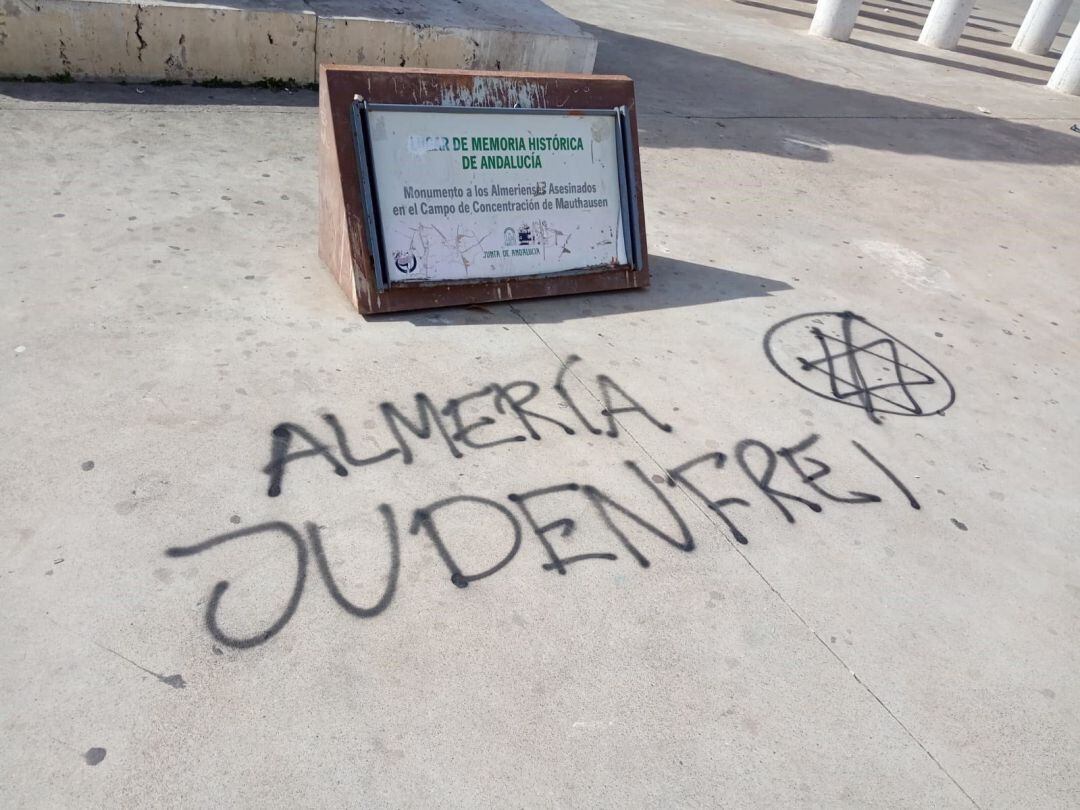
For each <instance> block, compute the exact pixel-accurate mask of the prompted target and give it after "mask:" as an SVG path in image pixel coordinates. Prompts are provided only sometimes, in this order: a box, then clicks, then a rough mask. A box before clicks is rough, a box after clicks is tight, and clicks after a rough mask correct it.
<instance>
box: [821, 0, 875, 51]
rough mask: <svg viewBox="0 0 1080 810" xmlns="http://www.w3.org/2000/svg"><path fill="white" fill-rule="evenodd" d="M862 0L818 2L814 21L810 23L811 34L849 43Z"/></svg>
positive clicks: (824, 0) (825, 0)
mask: <svg viewBox="0 0 1080 810" xmlns="http://www.w3.org/2000/svg"><path fill="white" fill-rule="evenodd" d="M861 3H862V0H818V3H817V8H815V9H814V19H813V20H811V21H810V33H811V34H813V35H815V36H819V37H826V38H827V39H838V40H840V41H841V42H847V40H848V39H850V38H851V31H852V29H854V28H855V18H856V17H858V16H859V5H860V4H861Z"/></svg>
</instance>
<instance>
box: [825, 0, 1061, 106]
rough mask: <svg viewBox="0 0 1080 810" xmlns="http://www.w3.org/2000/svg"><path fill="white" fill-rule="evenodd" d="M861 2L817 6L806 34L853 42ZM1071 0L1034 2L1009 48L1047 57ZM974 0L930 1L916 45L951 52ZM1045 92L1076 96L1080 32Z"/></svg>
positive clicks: (845, 0)
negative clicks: (1049, 90) (852, 34)
mask: <svg viewBox="0 0 1080 810" xmlns="http://www.w3.org/2000/svg"><path fill="white" fill-rule="evenodd" d="M861 4H862V0H818V2H817V8H816V9H815V10H814V19H813V20H812V21H811V23H810V33H811V34H815V35H817V36H819V37H827V38H828V39H836V40H840V41H841V42H843V41H846V40H847V39H849V38H850V37H851V32H852V31H853V30H854V28H855V20H856V18H857V17H858V16H859V6H860V5H861ZM1071 5H1072V0H1032V3H1031V7H1030V8H1029V9H1028V12H1027V14H1026V15H1025V17H1024V22H1023V23H1022V24H1021V25H1020V30H1019V32H1018V33H1017V34H1016V39H1015V40H1014V41H1013V45H1012V47H1013V48H1014V49H1016V50H1018V51H1022V52H1023V53H1031V54H1037V55H1040V56H1044V55H1046V54H1047V53H1048V52H1049V50H1050V47H1051V46H1052V45H1053V43H1054V39H1055V38H1056V37H1057V35H1058V31H1059V30H1060V28H1061V24H1062V23H1063V22H1064V21H1065V15H1066V14H1068V13H1069V6H1071ZM974 7H975V0H934V2H933V4H932V5H931V6H930V12H929V14H927V15H926V22H925V23H924V24H923V29H922V33H921V34H920V35H919V42H920V43H922V44H923V45H928V46H929V47H931V48H942V49H945V50H950V51H951V50H954V49H955V48H956V46H957V45H959V44H960V36H961V34H963V32H964V26H965V25H967V21H968V17H969V16H971V10H972V9H973V8H974ZM1047 87H1049V88H1050V89H1052V90H1058V91H1060V92H1062V93H1072V94H1073V95H1080V28H1077V30H1076V31H1075V32H1074V33H1073V35H1072V37H1070V38H1069V42H1068V44H1067V45H1066V46H1065V50H1064V52H1062V54H1061V58H1060V59H1059V60H1058V63H1057V67H1055V69H1054V72H1053V74H1052V75H1051V76H1050V81H1049V82H1047Z"/></svg>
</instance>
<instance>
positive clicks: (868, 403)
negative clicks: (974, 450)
mask: <svg viewBox="0 0 1080 810" xmlns="http://www.w3.org/2000/svg"><path fill="white" fill-rule="evenodd" d="M765 353H766V355H767V356H768V358H769V361H770V362H771V363H772V364H773V366H774V367H776V369H777V370H778V371H779V372H780V373H781V374H783V375H784V376H785V377H787V378H788V379H790V380H792V382H795V383H796V384H797V385H799V386H800V387H802V388H804V389H806V390H808V391H810V392H811V393H813V394H815V395H816V396H819V397H823V398H826V399H831V400H834V401H836V402H840V403H843V404H845V405H852V406H855V407H859V408H861V409H862V410H863V411H865V413H866V415H867V416H868V417H869V418H870V420H871V421H872V422H874V423H875V424H880V423H881V414H886V413H888V414H896V415H901V416H926V415H928V414H939V413H943V412H944V411H945V410H946V409H947V408H948V407H949V406H950V405H952V403H953V400H954V399H955V390H954V389H953V386H952V383H950V382H949V380H948V378H947V377H946V376H945V374H944V373H943V372H942V371H941V370H940V369H939V368H937V367H936V366H935V365H934V364H933V363H931V362H930V361H929V360H928V359H927V358H926V357H924V356H923V355H921V354H920V353H919V352H917V351H915V350H914V349H912V348H911V347H910V346H908V345H907V344H906V343H904V342H902V341H900V340H898V339H897V338H895V337H894V336H892V335H890V334H889V333H888V332H885V331H884V330H883V329H881V328H879V327H877V326H875V325H874V324H872V323H870V322H869V321H868V320H867V319H866V318H863V317H861V316H859V315H856V314H854V313H852V312H813V313H809V314H806V315H798V316H796V317H794V318H788V319H787V320H784V321H781V322H780V323H778V324H776V325H775V326H773V327H772V328H771V329H770V330H769V332H768V333H767V334H766V336H765Z"/></svg>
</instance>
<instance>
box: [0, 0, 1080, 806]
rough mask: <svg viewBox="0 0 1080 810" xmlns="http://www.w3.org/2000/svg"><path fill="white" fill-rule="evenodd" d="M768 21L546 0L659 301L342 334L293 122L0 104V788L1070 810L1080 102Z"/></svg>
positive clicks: (279, 799)
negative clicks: (419, 430) (513, 408)
mask: <svg viewBox="0 0 1080 810" xmlns="http://www.w3.org/2000/svg"><path fill="white" fill-rule="evenodd" d="M776 3H777V5H776V7H775V8H761V7H759V6H756V5H748V4H747V3H741V4H737V3H730V4H729V3H716V2H695V1H693V0H692V2H689V3H686V4H681V5H680V6H679V7H677V8H669V9H666V10H665V11H664V13H663V14H662V15H659V14H657V13H656V12H655V11H654V10H651V4H647V3H644V2H629V3H624V4H619V5H618V6H617V7H616V6H614V5H610V4H608V3H601V2H581V3H577V2H574V3H571V2H560V3H558V4H556V5H557V6H558V10H559V11H561V12H563V13H565V14H567V15H568V16H570V17H572V18H574V19H575V20H577V21H579V23H580V24H582V26H583V28H584V29H585V30H586V31H588V32H589V33H591V34H593V35H595V36H596V37H597V38H598V40H599V43H600V45H599V51H598V56H597V67H596V69H597V71H598V72H626V73H628V74H629V75H631V76H632V77H634V78H635V80H636V81H637V92H638V103H639V118H640V125H641V141H642V166H643V172H644V181H645V204H646V219H647V223H648V229H649V231H648V236H649V246H650V250H651V252H652V268H653V272H654V284H653V286H652V288H651V289H649V290H648V291H646V292H641V293H617V294H608V295H598V296H585V297H574V298H564V299H550V300H543V301H532V302H518V303H514V304H512V305H492V306H485V307H477V308H468V309H452V310H444V311H436V312H424V313H416V314H411V315H403V316H395V317H390V318H378V319H370V320H365V319H363V318H361V317H359V316H356V315H355V314H353V313H352V312H350V310H349V306H348V304H347V302H346V301H345V299H344V297H343V296H342V295H341V293H340V291H339V290H338V288H337V287H336V285H335V284H334V282H333V280H332V279H331V277H330V275H329V273H328V272H327V271H326V270H325V269H324V268H322V267H320V266H319V262H318V259H317V257H316V253H315V227H316V223H315V215H316V205H317V202H316V189H315V137H316V132H317V120H316V111H315V107H314V104H315V94H314V93H309V92H300V93H292V94H287V93H271V92H268V91H254V90H221V89H205V88H176V87H172V88H155V87H135V86H130V85H129V86H126V87H120V86H81V85H49V84H22V83H9V84H4V85H2V94H3V95H2V97H0V131H3V133H4V135H5V137H4V138H3V139H2V140H0V166H3V167H4V168H3V172H2V173H0V214H2V216H0V247H2V249H0V292H2V299H0V300H2V301H3V305H2V306H0V336H2V341H0V348H2V350H3V351H2V352H0V375H2V376H0V379H2V380H3V384H2V385H0V412H2V413H3V414H4V424H5V426H6V427H7V430H6V431H5V437H6V440H7V441H6V445H7V448H6V452H5V453H4V455H3V461H2V463H0V491H2V492H3V493H4V496H5V497H4V499H3V506H2V507H0V508H2V510H3V521H2V522H0V525H2V526H3V538H4V560H3V565H2V566H0V593H2V594H3V605H4V609H5V614H6V615H5V622H4V623H3V626H2V629H0V695H2V696H3V700H2V701H0V728H2V730H3V734H2V735H0V780H2V781H0V785H2V791H3V796H4V802H5V803H9V804H12V805H15V806H38V807H52V806H58V805H64V806H99V805H109V806H125V807H126V806H131V807H135V806H148V805H152V806H209V805H211V804H215V805H216V804H228V805H238V806H256V805H272V806H280V805H301V806H323V805H327V804H331V803H338V804H348V805H363V806H383V805H392V806H426V805H433V804H440V805H451V806H462V807H464V806H477V805H480V806H506V805H514V806H519V805H520V806H529V807H546V806H552V805H556V806H603V807H625V806H656V805H673V806H695V807H696V806H700V807H706V806H707V807H716V806H731V807H746V806H752V807H771V806H788V805H798V806H824V807H837V806H849V807H862V806H875V807H924V806H941V807H971V806H977V807H985V808H990V807H1039V808H1045V807H1062V808H1064V807H1072V806H1076V804H1077V803H1078V802H1080V769H1078V766H1077V762H1080V716H1078V715H1080V688H1078V681H1077V678H1076V672H1077V670H1078V665H1080V651H1078V648H1077V644H1076V638H1077V634H1078V630H1080V559H1078V555H1077V545H1076V540H1075V535H1076V528H1077V526H1078V518H1080V507H1078V504H1077V500H1076V492H1077V488H1078V484H1080V469H1078V465H1077V452H1076V451H1077V449H1078V429H1077V421H1076V418H1075V404H1074V403H1075V398H1076V396H1077V394H1078V393H1080V375H1078V372H1077V368H1076V354H1077V351H1078V348H1080V347H1078V344H1077V330H1076V322H1077V314H1078V301H1080V281H1078V279H1077V276H1076V273H1075V268H1076V267H1077V266H1080V239H1078V229H1077V211H1080V183H1078V180H1080V135H1078V134H1076V133H1074V132H1072V131H1070V126H1071V125H1072V124H1074V123H1080V100H1078V99H1076V98H1071V97H1065V96H1060V95H1057V94H1053V93H1050V92H1047V91H1045V90H1044V89H1043V88H1042V87H1040V86H1039V82H1040V80H1042V81H1044V80H1045V79H1044V78H1043V76H1044V74H1045V73H1046V70H1045V68H1044V67H1043V66H1042V62H1040V60H1039V59H1038V58H1034V57H1032V58H1030V59H1029V58H1028V57H1024V60H1025V62H1027V63H1030V64H1025V65H1018V64H1014V63H1012V62H1009V61H1008V60H1006V59H1004V58H1001V59H997V60H996V61H993V62H992V63H991V62H989V61H988V59H987V58H986V57H981V56H976V55H972V54H965V53H963V52H961V53H959V54H950V55H949V57H948V58H949V59H950V60H951V61H953V62H955V64H954V65H951V66H946V65H942V64H939V63H937V62H935V61H927V60H925V59H923V58H921V56H922V54H921V52H920V50H919V49H918V46H917V45H915V44H914V42H913V38H914V36H912V37H911V39H910V40H909V39H908V38H906V37H905V36H901V35H897V34H896V33H895V32H892V31H891V29H887V28H886V29H883V31H884V32H873V31H865V30H863V31H861V32H860V29H858V28H857V29H856V35H855V43H853V44H840V43H830V42H822V41H820V40H817V39H814V38H811V37H809V36H807V35H806V34H805V33H804V29H805V18H804V17H802V16H800V15H799V14H798V13H797V12H800V11H801V10H802V9H803V7H804V6H806V5H807V4H805V3H800V2H796V0H792V1H791V2H786V0H776ZM1022 11H1023V9H1022V8H1018V9H1017V10H1016V12H1015V23H1016V24H1018V23H1019V21H1020V18H1021V16H1022ZM1001 19H1005V17H1004V16H1002V17H1001ZM1001 27H1002V32H1001V35H1000V38H1001V40H1002V41H1003V42H1004V43H1005V46H1006V47H1007V44H1008V42H1009V41H1010V40H1011V34H1010V33H1009V31H1010V30H1011V31H1012V32H1013V33H1015V28H1013V29H1009V30H1006V29H1005V27H1004V26H1001ZM897 28H898V29H903V26H898V27H897ZM912 34H913V35H914V34H917V29H914V30H913V32H912ZM995 36H996V35H995ZM994 47H996V46H992V45H988V46H986V48H987V49H989V50H990V51H991V53H996V51H994V50H993V48H994ZM139 91H142V92H139ZM980 108H982V110H986V111H988V112H983V111H982V110H980ZM849 312H850V313H856V314H857V315H859V316H861V318H862V319H861V320H854V321H853V320H851V319H848V318H845V316H844V313H849ZM798 316H806V317H805V318H804V319H801V320H800V319H798ZM793 318H795V320H791V321H790V322H789V323H787V324H786V325H784V326H780V327H778V328H777V329H775V330H773V327H775V326H777V324H781V323H782V322H785V321H788V320H789V319H793ZM845 323H846V324H847V327H849V328H850V330H851V331H850V332H849V333H848V335H849V336H848V337H847V338H845V333H844V328H845ZM815 328H816V329H817V330H818V333H815V332H813V331H811V330H813V329H815ZM816 334H820V335H821V337H820V338H818V337H816ZM894 352H895V353H894ZM827 354H829V355H832V354H835V355H836V356H837V357H839V358H840V360H839V361H838V362H840V363H842V364H843V365H842V366H837V367H836V368H839V369H841V370H840V371H837V372H835V373H833V374H831V375H830V374H829V372H828V366H827V364H825V363H823V362H821V361H822V360H823V359H824V358H825V356H826V355H827ZM574 356H577V357H580V358H581V359H580V360H574V359H572V358H573V357H574ZM800 358H801V359H800ZM852 363H854V366H853V365H852ZM853 368H855V369H857V370H858V372H859V375H857V376H854V377H853V376H851V375H850V372H851V370H852V369H853ZM845 373H847V376H845ZM860 380H861V382H860ZM527 382H534V383H535V385H536V394H535V397H534V399H533V400H532V401H531V403H530V405H529V408H530V409H531V411H532V412H533V413H534V414H535V415H534V416H532V417H528V416H526V417H524V418H522V417H521V416H520V415H515V414H514V413H512V412H510V411H509V409H507V408H506V407H503V408H502V412H500V410H499V409H497V407H496V403H495V399H494V393H493V391H492V390H491V386H492V385H494V384H497V385H499V386H503V387H507V386H510V385H511V384H512V383H527ZM833 386H835V388H834V387H833ZM876 386H887V387H876ZM484 389H488V391H487V393H483V394H481V393H478V392H481V391H484ZM514 390H517V391H519V392H525V391H529V390H531V388H530V387H529V386H527V385H521V386H519V387H517V388H516V389H514ZM950 391H951V392H952V394H953V395H954V396H951V397H950ZM417 393H423V394H424V395H426V398H427V399H428V400H430V401H431V403H433V406H434V407H436V408H438V409H443V408H444V407H446V408H447V415H446V416H444V417H443V418H444V419H446V420H447V424H451V420H452V418H453V413H454V412H455V408H456V410H457V412H458V413H460V414H462V415H463V417H462V418H463V419H464V420H466V421H467V420H470V419H478V418H480V417H485V416H486V417H488V418H490V419H492V420H493V423H492V424H491V425H489V426H486V427H484V428H483V429H482V430H480V431H477V432H476V433H474V434H473V439H474V440H476V442H477V443H480V442H481V441H482V442H484V443H486V442H494V441H498V440H501V439H510V440H511V441H506V442H505V443H501V444H497V445H494V446H492V447H487V448H478V447H469V446H467V445H464V444H462V443H461V442H456V443H453V445H452V446H451V442H448V441H447V440H445V439H444V438H443V437H442V436H441V435H440V434H439V432H438V430H437V427H436V426H435V423H434V421H429V427H430V428H431V435H430V437H429V438H427V439H422V438H419V437H417V436H415V435H414V434H413V433H412V432H410V431H409V430H408V428H407V427H404V426H403V423H402V422H401V420H399V419H397V417H396V416H395V415H394V413H395V411H399V412H401V413H402V414H405V415H407V416H409V418H410V419H412V421H413V422H414V423H416V424H417V426H419V422H420V419H419V417H418V415H417V407H418V405H417V399H416V396H415V395H416V394H417ZM469 394H477V396H475V397H468V395H469ZM950 399H952V400H953V401H950ZM423 402H424V400H423V399H421V407H423ZM387 403H388V404H387ZM605 409H606V410H607V411H608V413H609V414H611V416H610V418H609V416H608V415H605V413H604V411H605ZM917 412H923V413H924V414H925V415H916V413H917ZM428 416H429V420H433V419H434V417H433V416H432V415H431V412H430V411H428ZM328 417H329V418H328ZM275 428H278V431H277V434H276V435H275V434H274V432H273V431H274V430H275ZM395 430H396V432H395ZM568 431H572V433H571V432H568ZM594 431H596V432H594ZM305 432H306V433H307V434H310V435H311V436H312V437H313V438H314V439H315V440H316V441H317V442H319V443H320V446H324V447H326V452H327V453H329V454H331V456H332V459H331V458H327V456H326V455H318V454H316V455H308V456H306V457H303V458H297V459H296V460H293V461H288V462H286V463H285V464H284V465H278V467H274V466H273V464H272V461H273V459H274V448H275V446H277V447H278V448H279V449H280V448H281V443H282V442H288V443H289V444H288V449H289V450H297V451H299V450H304V449H310V445H309V444H308V443H307V440H306V438H305ZM532 433H535V434H536V435H538V436H539V437H540V438H539V439H535V438H531V434H532ZM609 434H615V435H609ZM517 436H522V437H525V438H524V439H523V440H515V439H516V437H517ZM399 437H400V438H399ZM815 437H816V438H815ZM784 450H786V451H787V452H786V453H785V452H781V451H784ZM717 454H723V456H722V457H721V456H718V455H717ZM408 456H411V458H409V459H408V461H409V463H405V462H406V458H407V457H408ZM380 457H382V458H381V460H375V459H378V458H380ZM365 462H368V463H365ZM689 462H695V463H694V464H690V465H689V466H687V465H688V463H689ZM718 463H719V464H720V466H717V464H718ZM680 468H681V470H680ZM826 468H827V471H826ZM800 470H801V472H802V474H801V475H800ZM278 472H280V473H281V474H280V476H278V478H279V480H278V481H277V484H278V487H279V488H280V492H279V493H278V494H276V495H274V496H273V497H271V495H270V490H271V487H272V485H273V484H274V479H275V476H276V474H277V473H278ZM340 472H345V473H346V474H345V475H341V474H340ZM571 484H573V485H576V487H571V486H569V485H571ZM552 487H560V488H559V489H557V490H552V491H546V492H537V491H538V490H547V489H548V488H552ZM510 495H517V496H520V497H518V498H517V499H516V500H513V499H511V498H510V497H509V496H510ZM448 499H453V500H449V501H448ZM730 499H737V501H733V500H730ZM710 502H712V503H716V502H722V503H720V504H719V505H718V506H717V507H716V509H717V510H718V511H716V510H712V509H710V508H709V506H708V503H710ZM620 507H621V508H620ZM789 517H790V521H789ZM566 518H569V519H571V520H573V522H574V523H573V526H572V527H571V526H570V525H569V524H567V523H566V522H563V523H558V524H557V525H555V526H553V527H550V528H549V529H548V530H547V531H538V530H536V529H534V526H535V527H537V528H538V529H543V528H544V527H545V526H549V525H550V524H552V523H554V522H555V521H558V520H560V519H563V520H565V519H566ZM530 520H531V521H532V522H530ZM571 528H572V530H571ZM518 537H520V544H518V543H517V542H516V538H518ZM740 537H742V539H745V540H746V541H747V542H746V543H745V544H743V543H740V542H739V538H740ZM545 542H546V543H547V544H548V546H547V547H545ZM548 548H550V552H549V550H548ZM515 549H516V550H515ZM170 550H171V551H170ZM552 554H554V555H555V557H557V558H558V560H560V561H561V564H562V565H563V566H564V567H565V571H566V573H565V575H560V574H559V573H558V571H557V570H550V569H551V568H552V567H554V568H556V569H557V567H558V565H557V564H556V563H555V562H554V558H553V557H552ZM583 554H586V555H606V557H604V558H590V559H583V560H580V561H577V562H564V561H565V560H566V559H567V558H569V557H571V556H572V555H583ZM611 556H614V557H615V559H610V557H611ZM504 561H505V564H503V563H504ZM642 562H647V563H648V565H647V566H645V565H643V564H642ZM545 564H547V565H548V566H549V569H545V568H544V567H543V566H544V565H545ZM500 565H501V567H498V566H500ZM493 568H497V570H495V571H494V572H491V573H490V574H489V575H488V576H485V577H483V578H480V579H475V580H473V581H468V578H469V577H471V576H476V575H479V574H483V573H485V572H490V571H491V569H493ZM454 573H457V574H458V576H456V577H452V574H454ZM452 578H453V579H454V580H455V581H452ZM223 581H227V582H228V583H229V584H228V587H227V588H226V589H225V590H222V588H221V586H220V585H218V583H220V582H223ZM462 584H466V585H467V587H459V586H460V585H462Z"/></svg>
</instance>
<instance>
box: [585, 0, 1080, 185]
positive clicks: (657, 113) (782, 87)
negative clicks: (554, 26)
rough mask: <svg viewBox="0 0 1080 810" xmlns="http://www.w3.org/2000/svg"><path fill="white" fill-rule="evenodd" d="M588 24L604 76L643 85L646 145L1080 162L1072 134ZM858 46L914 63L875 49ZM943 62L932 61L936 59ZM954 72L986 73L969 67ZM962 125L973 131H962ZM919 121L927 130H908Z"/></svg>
mask: <svg viewBox="0 0 1080 810" xmlns="http://www.w3.org/2000/svg"><path fill="white" fill-rule="evenodd" d="M748 1H749V0H742V2H744V3H745V2H748ZM755 4H756V3H755ZM579 25H580V26H581V27H582V28H583V29H585V30H586V31H588V32H589V33H590V34H592V35H593V36H595V37H596V38H597V40H598V41H599V43H600V45H599V49H598V52H597V60H596V72H597V73H625V74H627V75H628V76H630V77H631V78H633V79H634V81H635V85H636V93H637V106H638V128H639V130H640V138H641V143H642V145H644V146H646V147H651V148H654V149H664V148H705V149H729V150H739V151H748V152H759V153H764V154H769V155H774V156H778V157H785V158H791V159H796V160H807V161H816V162H827V161H828V160H829V153H828V149H827V146H828V144H848V145H851V146H858V147H861V148H863V149H874V150H881V151H888V152H895V153H899V154H910V155H933V156H936V157H944V158H950V159H953V160H978V161H992V162H1002V163H1031V164H1042V165H1076V164H1080V138H1077V137H1076V136H1075V135H1074V134H1072V133H1069V132H1054V131H1052V130H1048V129H1045V128H1043V127H1037V126H1032V125H1030V124H1024V123H1020V122H1014V121H1008V120H1004V119H999V118H992V117H988V116H986V115H980V114H978V113H976V112H975V111H974V110H962V109H955V108H950V107H939V106H936V105H933V104H926V103H923V102H918V101H909V100H907V99H903V98H898V97H896V96H888V95H882V94H878V93H871V92H868V91H865V90H856V89H853V88H849V87H841V86H839V85H835V84H829V83H826V82H818V81H814V80H812V79H803V78H800V77H797V76H791V75H788V74H785V73H779V72H776V71H773V70H766V69H764V68H759V67H755V66H752V65H747V64H744V63H742V62H737V61H735V60H733V59H727V58H725V57H723V56H716V55H713V54H707V53H702V52H699V51H694V50H690V49H687V48H681V47H679V46H676V45H670V44H668V43H665V42H658V41H656V40H651V39H645V38H644V37H638V36H633V35H630V34H624V33H620V32H617V31H611V30H608V29H604V28H599V27H597V26H594V25H588V24H585V23H579ZM849 44H850V45H854V46H857V47H861V48H865V49H867V50H879V51H884V52H886V53H897V54H898V55H901V56H904V57H907V56H912V54H910V53H908V52H906V51H893V49H891V48H887V47H885V46H881V45H876V44H873V43H867V42H851V43H849ZM916 58H918V57H916ZM937 59H938V58H937V57H931V61H936V60H937ZM950 66H953V67H958V68H963V69H966V70H980V68H977V67H972V66H971V65H966V64H961V63H956V64H955V65H950ZM1008 78H1010V79H1015V78H1016V77H1015V76H1012V75H1009V76H1008ZM1033 92H1039V91H1037V90H1036V91H1033ZM1047 92H1049V91H1047ZM739 119H749V120H755V119H756V120H758V121H760V122H761V124H762V126H761V127H759V128H756V129H754V131H753V132H752V133H750V134H749V135H747V136H745V137H743V138H741V139H740V138H739V137H735V136H733V135H731V134H729V133H727V132H726V131H725V130H726V125H725V123H724V122H725V121H731V120H739ZM958 120H959V121H962V122H963V124H964V126H956V125H955V124H956V122H957V121H958ZM910 121H915V122H918V123H919V124H920V125H919V126H904V122H910ZM837 122H840V123H841V124H842V125H840V126H838V125H837ZM826 126H827V128H826ZM794 127H797V128H798V129H799V130H800V131H807V130H813V129H815V128H818V129H821V130H822V132H823V135H824V137H823V140H824V141H827V143H823V144H819V145H815V144H806V145H805V146H806V148H802V149H799V148H793V138H792V129H793V128H794ZM796 145H798V144H796Z"/></svg>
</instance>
